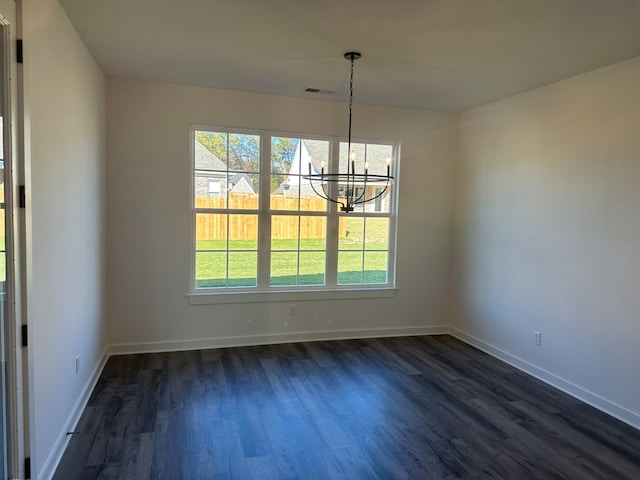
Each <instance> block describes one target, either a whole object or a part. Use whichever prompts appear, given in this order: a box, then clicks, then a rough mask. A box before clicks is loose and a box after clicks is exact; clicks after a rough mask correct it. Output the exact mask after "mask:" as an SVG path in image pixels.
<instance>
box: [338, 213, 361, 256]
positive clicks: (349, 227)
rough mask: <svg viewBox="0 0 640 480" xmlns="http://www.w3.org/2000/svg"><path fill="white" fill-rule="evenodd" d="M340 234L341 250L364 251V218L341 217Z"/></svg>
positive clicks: (339, 245) (339, 244)
mask: <svg viewBox="0 0 640 480" xmlns="http://www.w3.org/2000/svg"><path fill="white" fill-rule="evenodd" d="M339 227H340V228H339V234H338V249H339V250H362V248H363V240H364V218H362V217H340V223H339Z"/></svg>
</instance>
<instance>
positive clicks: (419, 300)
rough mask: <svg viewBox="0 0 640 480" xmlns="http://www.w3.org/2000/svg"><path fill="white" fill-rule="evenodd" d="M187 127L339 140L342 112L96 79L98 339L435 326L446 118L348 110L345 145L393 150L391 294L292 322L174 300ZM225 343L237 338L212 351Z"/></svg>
mask: <svg viewBox="0 0 640 480" xmlns="http://www.w3.org/2000/svg"><path fill="white" fill-rule="evenodd" d="M192 124H208V125H226V126H232V127H245V128H263V129H275V130H281V131H289V132H301V133H305V132H309V133H318V134H326V135H344V134H345V133H346V129H347V108H346V105H345V104H343V103H336V102H326V101H316V100H304V99H295V98H286V97H279V96H270V95H261V94H250V93H241V92H235V91H229V90H215V89H207V88H200V87H189V86H179V85H169V84H159V83H149V82H142V81H133V80H124V79H108V81H107V132H108V135H107V152H108V163H107V197H108V199H107V256H108V262H107V284H108V295H107V298H108V318H109V328H110V337H109V338H110V343H111V344H115V345H116V346H117V345H119V344H135V345H129V346H126V345H125V346H123V347H121V348H120V350H119V351H123V350H140V349H147V348H148V349H153V348H172V347H184V346H189V345H195V344H197V345H202V344H203V343H204V344H211V345H214V344H230V343H232V344H238V343H243V342H254V341H260V339H256V338H255V336H257V335H271V336H270V337H268V338H269V339H270V340H274V339H278V338H284V337H279V335H281V334H291V333H303V334H304V335H303V337H307V338H309V335H308V333H309V332H326V331H343V330H353V331H356V332H357V333H352V334H354V335H358V334H363V332H370V333H371V331H374V330H375V332H376V333H378V334H380V333H385V332H393V331H405V332H418V331H427V330H428V327H429V326H441V325H445V324H446V322H447V309H448V296H447V295H448V284H449V275H450V228H451V208H452V196H451V187H452V181H453V161H454V154H455V128H456V125H457V115H456V114H451V113H441V112H432V111H424V110H417V109H398V108H384V107H370V106H361V105H357V106H355V107H354V135H355V136H360V137H365V138H372V139H392V140H400V141H401V142H402V160H401V174H400V175H401V181H400V188H401V195H400V205H401V208H400V211H401V215H400V218H399V227H398V228H399V234H398V263H397V265H398V266H397V279H398V281H397V283H398V286H399V291H398V293H397V295H396V297H395V298H391V299H370V300H341V301H313V302H298V314H297V316H296V317H289V316H288V303H257V304H234V305H198V306H193V305H190V304H189V302H188V301H187V298H185V293H186V292H187V290H188V286H189V278H190V264H191V260H190V258H191V255H192V253H191V252H192V248H193V247H192V244H191V242H192V238H191V211H190V206H191V199H190V196H189V185H190V175H191V172H190V158H189V147H190V145H189V135H190V126H191V125H192ZM354 312H357V313H354ZM249 318H252V320H253V321H252V322H251V323H250V322H249ZM329 320H331V321H332V324H331V325H329V324H328V321H329ZM285 321H286V322H288V326H284V322H285ZM405 327H406V329H405V330H402V329H403V328H405ZM386 329H389V330H386ZM340 335H345V334H344V333H342V334H340ZM274 336H275V337H274ZM227 337H241V338H234V339H232V340H222V341H221V340H220V339H224V338H227ZM263 338H264V337H263ZM288 338H292V337H288ZM296 338H298V337H296ZM197 340H200V341H201V342H200V343H197V342H193V343H190V342H191V341H197ZM153 342H167V343H162V344H161V345H155V346H154V345H150V344H151V343H153Z"/></svg>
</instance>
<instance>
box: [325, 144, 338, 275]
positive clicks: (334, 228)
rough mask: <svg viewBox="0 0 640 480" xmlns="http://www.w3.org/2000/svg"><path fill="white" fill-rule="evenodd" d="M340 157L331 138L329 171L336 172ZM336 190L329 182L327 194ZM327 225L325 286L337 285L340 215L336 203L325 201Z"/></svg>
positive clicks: (334, 192) (336, 187) (335, 186)
mask: <svg viewBox="0 0 640 480" xmlns="http://www.w3.org/2000/svg"><path fill="white" fill-rule="evenodd" d="M339 157H340V141H339V140H337V139H336V140H333V141H332V142H331V150H330V151H329V162H328V164H329V165H328V166H329V168H330V170H329V172H330V173H332V172H338V165H339ZM337 191H338V186H337V184H334V183H333V182H331V183H330V184H329V195H330V196H331V197H332V198H335V194H336V193H337ZM327 204H328V205H327V208H328V212H327V226H326V235H327V243H326V252H327V253H326V256H325V285H326V286H327V287H336V286H337V285H338V237H339V232H340V224H339V222H340V216H339V215H338V208H337V204H335V203H333V202H327Z"/></svg>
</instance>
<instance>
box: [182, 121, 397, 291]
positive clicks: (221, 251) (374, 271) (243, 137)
mask: <svg viewBox="0 0 640 480" xmlns="http://www.w3.org/2000/svg"><path fill="white" fill-rule="evenodd" d="M192 141H193V162H194V163H193V165H194V174H193V193H194V198H193V212H194V225H195V228H194V229H195V255H194V265H195V266H194V270H193V284H192V291H193V292H194V293H207V292H208V293H224V292H234V293H236V292H276V291H292V290H293V291H296V290H304V291H310V290H323V289H327V288H329V289H353V288H359V289H361V288H372V287H374V288H375V287H377V288H380V287H385V286H386V287H389V286H393V278H394V274H393V272H394V267H395V266H394V251H393V240H394V238H395V211H394V208H395V201H394V198H395V188H397V186H392V187H390V188H388V189H387V190H386V191H384V185H380V184H376V183H370V184H369V183H368V184H367V185H364V184H362V185H357V184H356V185H355V186H354V187H355V189H356V190H355V191H356V194H357V195H361V194H363V195H366V197H373V196H376V195H380V196H379V197H378V198H376V200H374V201H372V202H368V203H365V204H360V205H357V206H356V209H355V211H354V212H351V213H348V214H344V213H342V212H339V209H338V208H336V204H334V203H332V202H327V201H326V200H324V199H322V198H321V197H319V196H318V195H316V194H315V192H314V188H315V189H320V188H321V185H319V184H315V183H314V184H311V183H310V182H309V180H305V179H304V178H303V176H304V175H305V174H308V173H309V172H313V173H318V172H319V171H320V169H321V168H325V171H328V172H330V171H336V169H337V168H340V169H341V171H342V170H346V158H347V145H346V143H345V142H342V141H340V140H339V139H327V138H312V137H308V136H305V137H301V136H299V137H297V136H292V135H278V134H272V133H270V132H256V131H251V132H246V131H241V130H238V131H227V130H224V129H217V128H212V129H208V128H199V129H195V130H194V131H193V137H192ZM352 147H353V151H354V152H355V154H356V170H357V171H360V172H362V171H364V163H365V162H367V163H368V165H369V172H371V173H375V174H379V173H382V174H384V173H386V171H387V159H388V158H391V159H393V161H392V168H397V165H398V161H397V160H398V158H397V157H398V155H397V152H398V148H397V145H395V144H392V143H387V144H384V143H366V144H365V143H357V144H352ZM323 166H324V167H323ZM327 188H333V189H334V191H333V192H332V195H334V196H335V195H338V197H341V196H344V193H345V191H346V190H347V188H346V186H345V185H330V186H328V187H327ZM349 188H351V187H349Z"/></svg>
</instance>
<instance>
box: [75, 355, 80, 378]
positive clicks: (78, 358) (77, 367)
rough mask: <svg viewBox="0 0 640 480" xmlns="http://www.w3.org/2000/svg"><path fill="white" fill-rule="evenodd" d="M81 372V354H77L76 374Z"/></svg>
mask: <svg viewBox="0 0 640 480" xmlns="http://www.w3.org/2000/svg"><path fill="white" fill-rule="evenodd" d="M78 373H80V355H76V375H78Z"/></svg>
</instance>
